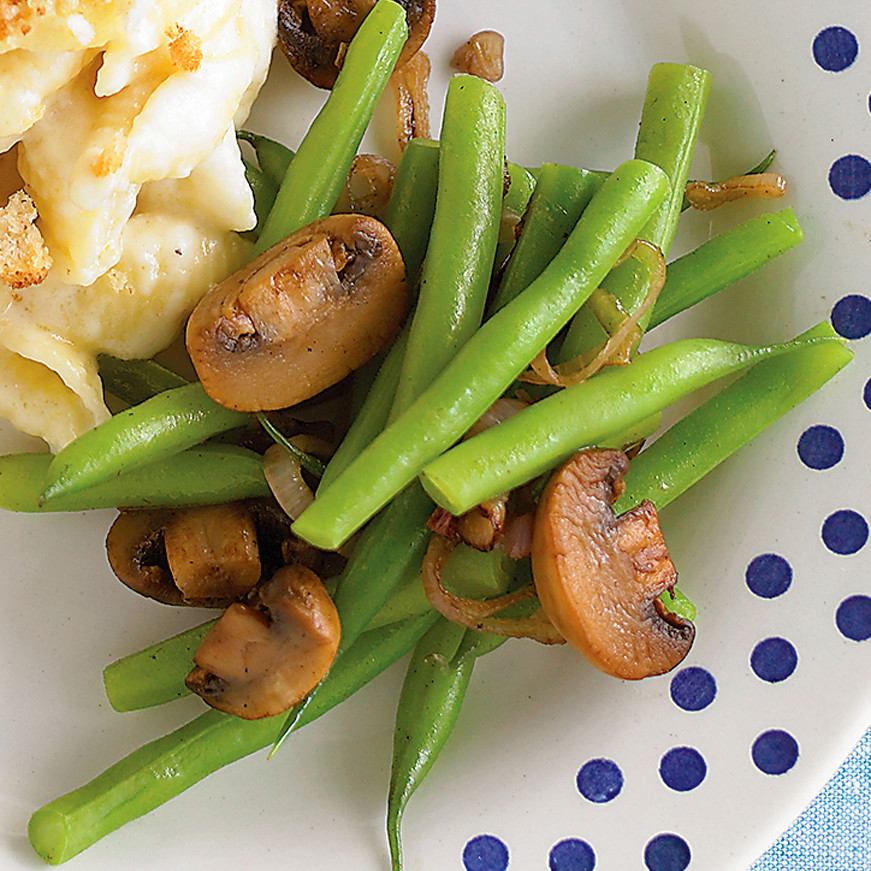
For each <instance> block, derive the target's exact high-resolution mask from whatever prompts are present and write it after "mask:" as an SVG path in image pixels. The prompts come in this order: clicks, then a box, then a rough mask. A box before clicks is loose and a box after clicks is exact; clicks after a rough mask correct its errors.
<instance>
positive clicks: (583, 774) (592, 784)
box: [577, 759, 623, 804]
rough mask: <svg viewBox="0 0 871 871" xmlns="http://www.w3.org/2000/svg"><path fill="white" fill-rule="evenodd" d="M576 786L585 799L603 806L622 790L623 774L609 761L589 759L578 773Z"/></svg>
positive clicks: (618, 767)
mask: <svg viewBox="0 0 871 871" xmlns="http://www.w3.org/2000/svg"><path fill="white" fill-rule="evenodd" d="M577 784H578V791H579V792H580V793H581V795H582V796H583V797H584V798H585V799H587V800H588V801H593V802H596V803H597V804H604V803H605V802H607V801H611V800H612V799H614V798H616V797H617V796H618V795H619V793H620V790H621V789H623V772H622V771H621V770H620V766H618V765H617V763H616V762H614V761H612V760H611V759H591V760H590V761H589V762H586V763H584V765H583V767H582V768H581V770H580V771H579V772H578V777H577Z"/></svg>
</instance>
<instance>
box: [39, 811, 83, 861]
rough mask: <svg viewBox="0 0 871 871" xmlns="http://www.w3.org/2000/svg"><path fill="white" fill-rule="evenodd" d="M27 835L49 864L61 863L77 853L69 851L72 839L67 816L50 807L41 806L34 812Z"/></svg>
mask: <svg viewBox="0 0 871 871" xmlns="http://www.w3.org/2000/svg"><path fill="white" fill-rule="evenodd" d="M27 837H28V838H29V839H30V843H31V845H32V846H33V849H34V850H36V852H37V853H38V854H39V856H40V857H41V858H42V859H45V861H46V862H48V864H49V865H60V864H61V863H62V862H66V861H67V859H70V858H72V856H73V855H75V854H73V853H70V854H68V853H67V849H68V844H69V839H70V831H69V822H68V820H67V817H66V816H65V815H64V814H61V813H58V812H57V811H56V810H53V809H52V808H50V807H43V808H40V809H39V810H38V811H36V812H35V813H34V814H33V816H32V817H31V818H30V822H29V823H28V826H27Z"/></svg>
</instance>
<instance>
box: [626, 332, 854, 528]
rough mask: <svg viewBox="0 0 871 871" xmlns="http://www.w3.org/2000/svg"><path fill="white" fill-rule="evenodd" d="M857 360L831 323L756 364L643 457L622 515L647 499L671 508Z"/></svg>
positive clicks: (633, 468) (632, 470)
mask: <svg viewBox="0 0 871 871" xmlns="http://www.w3.org/2000/svg"><path fill="white" fill-rule="evenodd" d="M814 339H818V340H819V341H816V342H815V341H814ZM827 339H828V341H826V340H827ZM852 357H853V353H852V351H850V349H849V348H847V347H846V346H845V345H844V343H843V342H842V341H840V340H839V337H838V336H837V334H836V333H835V331H834V330H833V329H832V327H831V325H830V324H828V323H827V322H822V323H820V324H817V325H816V326H815V327H813V328H812V329H810V330H808V331H807V332H805V333H802V335H801V336H799V338H798V340H796V342H795V343H794V344H793V347H792V348H791V349H790V350H788V351H787V353H785V354H783V355H781V356H778V357H775V358H773V359H769V360H765V361H764V362H761V363H758V364H756V365H755V366H754V367H753V368H752V369H750V371H749V372H747V373H746V374H745V375H742V376H741V378H739V379H738V380H737V381H734V382H732V383H731V384H730V385H729V386H727V387H725V388H724V389H723V390H721V391H720V392H719V393H717V394H715V395H714V396H713V397H711V398H710V399H709V400H707V402H705V403H704V404H703V405H700V406H699V407H698V408H696V409H695V410H694V411H692V412H690V413H689V414H688V415H686V416H685V417H684V418H683V419H682V420H680V421H678V423H676V424H674V425H673V426H671V427H670V428H669V429H668V430H667V431H666V432H665V433H663V435H661V436H660V437H659V438H658V439H657V440H656V441H655V442H653V444H651V445H650V446H649V447H648V448H646V449H645V450H643V451H642V452H641V453H640V454H639V455H638V456H637V457H635V459H633V460H632V462H631V463H630V464H629V474H628V475H627V476H626V489H625V490H624V492H623V495H622V496H621V497H620V498H619V499H618V500H617V503H616V504H615V510H616V511H618V512H620V511H625V510H627V509H628V508H631V507H632V506H633V505H637V504H638V503H639V502H640V501H641V500H642V499H649V500H650V501H651V502H653V504H654V505H655V506H656V507H657V509H661V508H664V507H665V506H666V505H667V504H668V503H669V502H671V501H672V500H673V499H676V498H677V497H678V496H680V494H681V493H683V492H684V491H685V490H687V489H688V488H689V487H691V486H692V485H693V484H695V483H696V481H698V480H700V479H701V478H702V477H703V476H704V475H707V473H708V472H710V471H711V469H713V468H715V467H716V466H717V465H718V464H719V463H721V462H723V460H725V459H726V458H727V457H729V456H731V455H732V454H733V453H735V451H737V450H738V449H739V448H741V447H743V446H744V445H745V444H747V442H749V441H750V440H751V439H753V438H755V437H756V436H757V435H759V433H761V432H762V431H763V430H765V429H767V428H768V427H769V426H771V424H773V423H774V422H775V421H776V420H777V419H778V418H780V417H782V416H783V415H784V414H786V413H787V412H788V411H790V410H792V409H793V408H794V407H795V406H796V405H798V404H799V403H800V402H803V401H804V400H805V399H807V397H808V396H810V395H811V394H812V393H813V392H814V391H816V390H819V388H820V387H822V386H823V384H825V383H826V382H827V381H828V380H829V379H830V378H832V377H834V375H836V374H837V373H838V372H839V371H840V370H841V369H842V368H843V367H844V366H846V365H847V363H849V362H850V360H851V359H852Z"/></svg>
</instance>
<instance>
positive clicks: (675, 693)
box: [670, 665, 717, 711]
mask: <svg viewBox="0 0 871 871" xmlns="http://www.w3.org/2000/svg"><path fill="white" fill-rule="evenodd" d="M670 692H671V700H672V701H673V702H674V703H675V704H676V705H677V706H678V707H679V708H682V709H683V710H685V711H701V710H703V709H704V708H707V707H708V705H710V704H711V702H713V701H714V698H715V697H716V695H717V681H716V680H714V676H713V675H712V674H711V673H710V672H709V671H708V670H707V669H704V668H700V667H699V666H697V665H691V666H689V667H688V668H682V669H681V670H680V671H679V672H678V673H677V674H676V675H675V676H674V677H673V678H672V679H671V686H670Z"/></svg>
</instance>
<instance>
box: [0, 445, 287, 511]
mask: <svg viewBox="0 0 871 871" xmlns="http://www.w3.org/2000/svg"><path fill="white" fill-rule="evenodd" d="M51 462H52V457H51V454H6V455H4V456H0V508H2V509H5V510H6V511H23V512H27V513H35V512H50V511H90V510H94V509H98V508H168V507H173V506H182V505H213V504H216V503H219V502H232V501H234V500H236V499H248V498H253V497H256V496H269V495H270V493H271V491H270V490H269V486H268V484H267V483H266V479H265V478H264V477H263V462H262V459H261V457H260V456H259V455H258V454H255V453H254V452H253V451H249V450H246V449H245V448H240V447H236V446H235V445H204V446H202V447H197V448H189V449H188V450H186V451H182V452H181V453H178V454H175V455H174V456H172V457H167V458H166V459H164V460H159V461H156V462H153V463H149V464H148V465H145V466H140V467H139V468H138V469H134V470H133V471H131V472H125V473H124V474H119V475H115V476H114V477H112V478H109V479H108V480H106V481H103V482H102V483H100V484H94V485H93V486H91V487H86V488H84V489H82V490H77V491H76V492H74V493H61V494H58V495H57V496H55V497H54V498H53V499H52V500H51V502H42V501H41V498H40V497H41V494H42V490H43V486H44V484H45V476H46V473H47V472H48V470H49V468H50V465H51Z"/></svg>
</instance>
